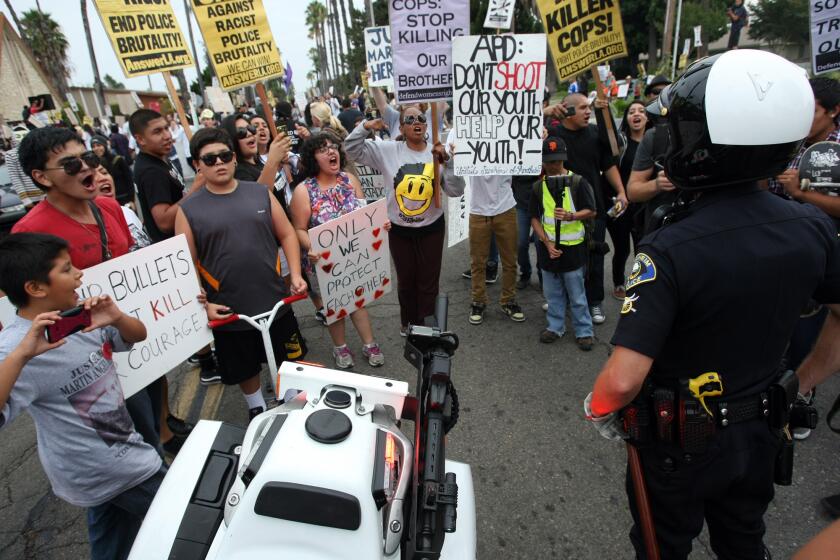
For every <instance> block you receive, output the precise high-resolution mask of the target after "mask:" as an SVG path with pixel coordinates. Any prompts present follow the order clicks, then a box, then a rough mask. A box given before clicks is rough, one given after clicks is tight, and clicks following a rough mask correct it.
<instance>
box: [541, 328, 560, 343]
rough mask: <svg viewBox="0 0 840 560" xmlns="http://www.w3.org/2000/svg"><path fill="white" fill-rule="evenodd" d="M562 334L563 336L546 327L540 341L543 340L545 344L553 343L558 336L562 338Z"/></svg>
mask: <svg viewBox="0 0 840 560" xmlns="http://www.w3.org/2000/svg"><path fill="white" fill-rule="evenodd" d="M562 336H563V335H562V334H557V333H556V332H554V331H550V330H548V329H545V330H544V331H543V332H541V333H540V342H542V343H544V344H551V343H552V342H554V341H555V340H557V339H558V338H562Z"/></svg>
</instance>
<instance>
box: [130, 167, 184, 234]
mask: <svg viewBox="0 0 840 560" xmlns="http://www.w3.org/2000/svg"><path fill="white" fill-rule="evenodd" d="M134 183H135V184H136V185H137V193H138V197H139V199H140V206H141V208H142V210H143V223H144V225H145V226H146V231H148V232H149V237H151V238H152V241H153V242H155V243H157V242H158V241H163V240H164V239H169V238H170V237H172V234H171V233H165V232H162V231H161V230H160V229H159V228H158V227H157V224H156V223H155V219H154V218H153V217H152V208H153V207H154V206H155V205H157V204H175V203H176V202H178V201H179V200H181V198H183V196H184V178H183V177H182V176H181V174H180V173H179V172H178V170H177V169H175V167H174V166H173V165H172V164H171V163H170V162H169V158H166V159H165V160H164V159H160V158H157V157H155V156H152V155H149V154H147V153H146V152H140V155H138V156H137V160H136V161H135V163H134Z"/></svg>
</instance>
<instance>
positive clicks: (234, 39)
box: [192, 0, 283, 90]
mask: <svg viewBox="0 0 840 560" xmlns="http://www.w3.org/2000/svg"><path fill="white" fill-rule="evenodd" d="M192 3H193V11H194V12H195V16H196V19H198V25H199V27H201V34H202V35H203V36H204V44H205V45H207V52H208V53H209V54H210V60H212V61H213V68H214V69H215V70H216V76H218V78H219V82H220V83H221V84H222V88H223V89H225V90H232V89H238V88H241V87H243V86H247V85H251V84H255V83H257V82H262V81H265V80H269V79H271V78H279V77H280V76H282V75H283V62H282V61H281V60H280V52H279V51H278V50H277V43H275V42H274V36H273V35H272V34H271V28H270V27H269V26H268V18H267V17H266V15H265V8H264V7H263V3H262V0H192Z"/></svg>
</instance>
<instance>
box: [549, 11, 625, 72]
mask: <svg viewBox="0 0 840 560" xmlns="http://www.w3.org/2000/svg"><path fill="white" fill-rule="evenodd" d="M537 6H538V7H539V10H540V14H542V22H543V29H545V32H546V34H547V35H548V45H549V47H550V48H551V55H552V57H553V58H554V64H555V66H556V68H557V78H558V79H560V80H565V79H566V78H569V77H571V76H574V75H576V74H580V73H581V72H582V71H584V70H587V69H589V68H590V67H592V66H595V65H597V64H600V63H602V62H604V61H606V60H610V59H613V58H619V57H622V56H627V41H626V40H625V39H624V25H623V23H622V21H621V9H620V8H619V5H618V0H591V1H588V2H581V1H580V0H537Z"/></svg>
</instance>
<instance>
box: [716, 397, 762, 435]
mask: <svg viewBox="0 0 840 560" xmlns="http://www.w3.org/2000/svg"><path fill="white" fill-rule="evenodd" d="M714 404H715V424H717V426H718V427H720V428H726V427H727V426H731V425H732V424H738V423H740V422H746V421H748V420H755V419H756V418H767V417H768V416H770V399H769V398H768V396H767V393H766V392H762V393H759V394H757V395H750V396H747V397H742V398H740V399H734V400H733V399H718V400H716V402H715V403H714Z"/></svg>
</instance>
